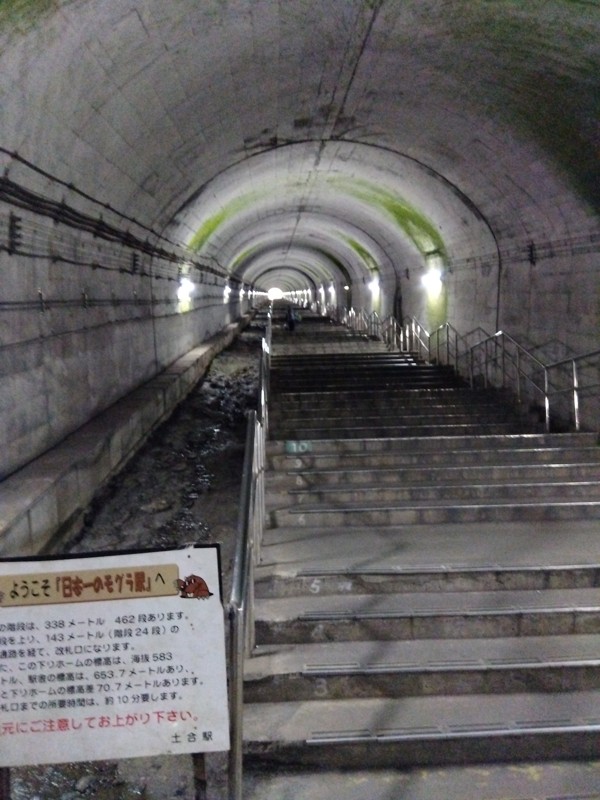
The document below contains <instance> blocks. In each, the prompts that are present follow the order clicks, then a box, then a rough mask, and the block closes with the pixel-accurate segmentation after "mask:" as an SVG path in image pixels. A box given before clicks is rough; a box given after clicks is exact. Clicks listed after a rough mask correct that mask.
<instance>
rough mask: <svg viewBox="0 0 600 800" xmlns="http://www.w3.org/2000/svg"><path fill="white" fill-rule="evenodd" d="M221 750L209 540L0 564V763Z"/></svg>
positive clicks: (220, 638)
mask: <svg viewBox="0 0 600 800" xmlns="http://www.w3.org/2000/svg"><path fill="white" fill-rule="evenodd" d="M228 749H229V719H228V707H227V677H226V662H225V630H224V619H223V608H222V605H221V591H220V569H219V549H218V545H210V546H206V547H185V548H181V549H176V550H160V551H144V552H135V553H118V554H111V555H97V554H95V555H89V556H82V557H76V558H66V559H64V558H63V559H47V560H46V559H43V560H35V561H32V560H19V561H15V560H9V561H1V562H0V766H2V767H12V766H23V765H28V764H53V763H60V762H74V761H89V760H95V759H114V758H129V757H134V756H153V755H161V754H179V753H202V752H208V751H217V750H228Z"/></svg>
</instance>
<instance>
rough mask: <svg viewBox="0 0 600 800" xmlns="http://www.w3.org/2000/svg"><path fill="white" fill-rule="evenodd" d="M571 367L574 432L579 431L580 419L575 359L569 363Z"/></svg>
mask: <svg viewBox="0 0 600 800" xmlns="http://www.w3.org/2000/svg"><path fill="white" fill-rule="evenodd" d="M571 364H572V365H573V413H574V415H575V430H576V431H579V430H580V429H581V419H580V412H579V376H578V374H577V362H576V361H575V359H573V361H572V362H571Z"/></svg>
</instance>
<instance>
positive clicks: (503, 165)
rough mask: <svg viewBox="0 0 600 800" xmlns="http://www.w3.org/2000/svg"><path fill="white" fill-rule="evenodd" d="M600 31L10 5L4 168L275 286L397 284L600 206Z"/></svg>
mask: <svg viewBox="0 0 600 800" xmlns="http://www.w3.org/2000/svg"><path fill="white" fill-rule="evenodd" d="M599 42H600V5H599V3H598V2H596V0H589V1H588V2H585V0H527V2H522V0H289V2H278V1H277V0H201V2H199V0H170V1H169V2H164V0H138V1H137V2H134V1H133V0H102V2H98V0H29V1H28V0H4V2H3V3H2V5H0V67H1V70H2V73H1V74H2V79H1V84H0V90H1V92H2V95H1V97H0V101H1V102H0V133H1V141H0V144H1V146H2V147H3V148H4V158H3V166H4V167H5V169H10V170H12V171H13V174H14V171H15V170H17V172H18V165H15V163H14V162H13V161H12V160H11V157H10V153H18V154H19V156H20V157H21V158H23V159H27V160H28V161H30V162H32V163H34V164H35V165H37V166H38V167H39V168H41V169H43V170H46V171H47V172H48V173H50V174H52V175H55V176H57V177H59V178H60V179H61V180H62V181H63V182H65V183H67V184H69V183H72V184H73V185H74V186H76V187H77V188H78V189H79V190H81V191H83V192H85V193H87V194H89V195H90V196H92V197H94V198H96V199H99V200H101V201H104V202H110V203H111V205H112V206H113V207H114V208H116V209H119V210H121V211H126V212H127V213H128V214H130V215H132V216H134V217H135V218H137V219H139V220H141V221H142V222H143V223H144V224H145V225H148V226H152V227H153V228H154V229H155V230H160V231H162V232H165V233H166V234H168V236H169V237H170V238H171V239H175V240H177V241H178V242H181V243H183V244H185V245H187V246H189V247H190V248H191V249H192V250H193V251H194V252H195V253H196V254H197V255H198V256H199V257H203V256H205V257H207V258H211V259H215V260H216V261H218V263H219V264H221V265H222V266H223V267H224V268H225V269H226V270H227V271H228V272H229V273H230V274H231V275H232V276H235V277H236V278H237V279H239V280H241V281H244V282H246V283H251V284H256V285H257V286H258V287H259V288H262V289H268V288H269V287H270V286H274V285H282V286H283V287H284V288H289V289H291V288H301V287H303V286H306V287H309V286H312V285H316V284H319V283H327V282H329V281H337V282H338V283H344V282H346V281H347V280H348V279H350V280H351V281H352V282H357V281H359V280H363V281H364V280H365V279H366V277H368V276H369V274H370V272H372V271H373V269H374V266H376V267H377V269H378V270H379V271H380V272H381V273H382V276H383V277H384V278H385V276H386V274H390V275H391V274H392V273H394V271H396V272H398V270H401V269H403V268H404V265H405V264H409V263H412V262H414V261H415V260H419V259H423V258H424V257H425V256H426V255H427V254H428V253H432V252H436V253H438V254H442V255H443V256H444V257H445V258H448V259H450V260H451V259H452V258H453V257H459V256H460V257H462V258H465V257H468V256H469V254H471V255H478V254H482V253H490V252H494V250H495V248H497V247H498V241H499V240H502V237H503V236H505V237H506V236H511V235H518V234H519V233H522V234H523V235H527V234H528V233H529V232H530V231H532V230H536V231H538V232H542V233H543V232H556V231H557V230H567V229H570V230H572V229H573V228H574V227H576V226H577V225H578V224H579V221H580V220H581V219H582V217H585V216H586V215H588V216H594V215H597V212H598V210H599V209H600V186H599V184H600V170H599V160H600V159H599V155H600V128H599V118H600V115H599V112H600V82H599V76H600V58H599V54H600V47H599ZM44 188H46V189H48V187H44Z"/></svg>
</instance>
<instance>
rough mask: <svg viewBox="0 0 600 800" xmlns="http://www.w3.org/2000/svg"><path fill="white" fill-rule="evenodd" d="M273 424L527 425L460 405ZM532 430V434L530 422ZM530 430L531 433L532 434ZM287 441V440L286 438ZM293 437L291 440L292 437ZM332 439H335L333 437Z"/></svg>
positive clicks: (294, 417) (279, 418)
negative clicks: (408, 411)
mask: <svg viewBox="0 0 600 800" xmlns="http://www.w3.org/2000/svg"><path fill="white" fill-rule="evenodd" d="M269 421H270V423H271V424H272V425H273V426H274V427H275V428H276V434H274V437H273V438H277V432H279V431H281V430H283V429H294V428H299V429H302V430H303V431H306V430H311V429H313V428H317V429H319V428H329V429H331V430H334V429H336V428H351V429H354V428H356V427H360V426H364V427H368V428H370V427H376V428H381V427H390V426H391V427H395V426H400V427H404V426H411V425H412V426H416V427H422V426H430V425H434V426H435V425H469V426H473V424H480V425H486V424H495V423H497V422H517V423H519V424H520V425H521V426H522V425H523V423H524V422H525V420H524V418H523V417H521V416H520V415H517V414H515V413H513V412H512V411H510V410H509V409H500V410H498V409H496V408H472V409H468V408H461V407H459V406H449V407H447V408H437V409H434V410H432V411H431V413H430V412H429V410H428V409H427V408H423V409H422V411H421V413H418V412H417V411H415V412H414V413H412V414H410V413H409V414H405V413H404V412H402V413H401V412H399V411H398V410H397V409H393V408H390V407H388V408H387V409H385V410H384V411H382V412H381V414H377V413H374V410H373V409H369V408H367V409H359V408H355V409H354V410H353V411H352V410H350V409H348V410H347V411H341V410H338V411H337V412H335V411H334V410H332V412H331V413H329V414H313V415H311V416H310V417H307V416H305V415H304V414H292V413H289V414H287V415H286V414H281V415H275V417H272V416H271V417H270V418H269ZM527 424H529V431H531V422H530V421H529V420H527ZM529 431H528V432H529ZM283 438H286V437H283ZM289 438H291V437H289ZM333 438H336V436H334V437H333Z"/></svg>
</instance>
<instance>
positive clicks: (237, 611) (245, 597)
mask: <svg viewBox="0 0 600 800" xmlns="http://www.w3.org/2000/svg"><path fill="white" fill-rule="evenodd" d="M271 342H272V317H271V312H269V315H268V318H267V329H266V334H265V337H264V338H263V340H262V350H261V356H260V366H259V387H258V394H259V402H258V410H257V411H250V412H248V421H247V429H246V448H245V452H244V467H243V472H242V486H241V492H240V509H239V515H238V526H237V541H236V549H235V555H234V561H233V575H232V582H231V592H230V596H229V602H228V604H227V614H228V617H229V637H230V641H229V676H230V692H229V718H230V734H231V743H230V750H229V800H242V780H243V769H242V756H243V741H244V732H243V714H244V661H245V659H246V657H247V656H249V655H250V653H251V652H252V650H253V648H254V567H255V565H256V564H257V563H258V561H259V560H260V548H261V544H262V535H263V531H264V527H265V464H266V440H267V430H268V419H269V417H268V404H269V369H270V358H271Z"/></svg>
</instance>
